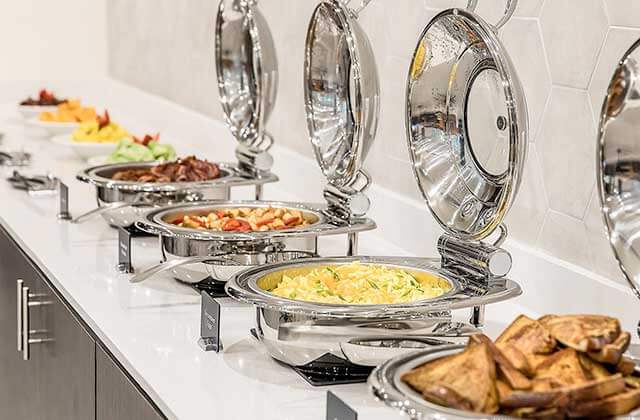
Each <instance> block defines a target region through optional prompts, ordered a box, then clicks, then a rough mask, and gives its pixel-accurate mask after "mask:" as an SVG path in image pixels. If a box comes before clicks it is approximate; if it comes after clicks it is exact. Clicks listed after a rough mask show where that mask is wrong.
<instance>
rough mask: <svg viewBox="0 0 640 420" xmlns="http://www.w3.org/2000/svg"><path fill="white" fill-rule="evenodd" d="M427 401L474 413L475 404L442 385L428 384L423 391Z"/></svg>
mask: <svg viewBox="0 0 640 420" xmlns="http://www.w3.org/2000/svg"><path fill="white" fill-rule="evenodd" d="M422 395H423V396H424V398H425V399H427V400H429V401H431V402H432V403H435V404H438V405H443V406H445V407H450V408H455V409H458V410H467V411H473V404H472V402H471V401H469V400H468V399H466V398H464V397H463V396H462V395H460V394H458V393H457V392H456V391H454V390H453V389H451V388H449V387H448V386H446V385H444V384H440V383H436V382H434V383H428V384H427V385H426V386H425V387H424V388H423V390H422Z"/></svg>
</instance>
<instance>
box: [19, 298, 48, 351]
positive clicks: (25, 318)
mask: <svg viewBox="0 0 640 420" xmlns="http://www.w3.org/2000/svg"><path fill="white" fill-rule="evenodd" d="M46 296H47V295H46V294H42V293H41V294H34V293H29V288H28V287H23V288H22V360H29V357H30V355H31V351H30V350H31V349H30V344H38V343H48V342H50V341H53V339H51V338H44V337H39V338H31V335H32V334H46V333H47V332H48V331H47V330H32V329H30V328H31V325H30V324H31V320H30V319H29V318H30V312H29V308H30V307H31V306H45V305H51V301H47V300H38V301H33V302H31V301H30V300H29V299H30V298H44V297H46Z"/></svg>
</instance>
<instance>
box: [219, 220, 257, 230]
mask: <svg viewBox="0 0 640 420" xmlns="http://www.w3.org/2000/svg"><path fill="white" fill-rule="evenodd" d="M222 230H224V231H226V232H249V231H251V225H250V224H249V222H247V221H245V220H238V219H231V220H229V221H227V223H225V224H224V226H222Z"/></svg>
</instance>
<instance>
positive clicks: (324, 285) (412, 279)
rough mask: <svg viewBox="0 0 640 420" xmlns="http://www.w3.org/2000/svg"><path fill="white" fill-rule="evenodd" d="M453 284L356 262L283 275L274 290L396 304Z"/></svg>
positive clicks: (313, 298)
mask: <svg viewBox="0 0 640 420" xmlns="http://www.w3.org/2000/svg"><path fill="white" fill-rule="evenodd" d="M449 290H451V284H450V283H449V282H448V281H447V280H445V279H443V278H441V277H438V276H436V275H434V274H429V273H424V272H411V271H407V270H403V269H400V268H396V267H387V266H383V265H376V264H361V263H359V262H354V263H351V264H347V265H341V266H326V267H320V268H316V269H314V270H312V271H310V272H308V273H306V274H299V275H287V274H284V275H283V276H282V280H281V281H280V283H279V284H278V285H277V287H276V288H275V289H273V290H271V293H273V294H275V295H277V296H281V297H285V298H289V299H296V300H304V301H310V302H318V303H333V304H357V305H373V304H393V303H402V302H413V301H417V300H422V299H430V298H434V297H438V296H441V295H443V294H445V293H447V292H448V291H449Z"/></svg>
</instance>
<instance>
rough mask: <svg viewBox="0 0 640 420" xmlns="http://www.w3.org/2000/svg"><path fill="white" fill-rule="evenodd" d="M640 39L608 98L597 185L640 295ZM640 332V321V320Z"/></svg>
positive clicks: (620, 256) (612, 235) (624, 266)
mask: <svg viewBox="0 0 640 420" xmlns="http://www.w3.org/2000/svg"><path fill="white" fill-rule="evenodd" d="M639 74H640V40H638V41H636V42H635V43H634V44H633V45H632V46H631V47H630V48H629V50H627V51H626V52H625V54H624V55H623V56H622V58H621V59H620V61H619V63H618V65H617V67H616V69H615V71H614V73H613V77H612V79H611V82H610V84H609V87H608V90H607V94H606V96H605V98H604V103H603V104H602V110H601V114H600V127H599V131H598V143H597V159H596V162H597V165H596V168H597V185H598V192H599V197H600V204H601V210H602V215H603V217H604V222H605V226H606V230H607V233H608V235H609V243H610V245H611V248H612V249H613V253H614V255H615V258H616V260H617V262H618V265H619V267H620V269H621V270H622V272H623V273H624V275H625V277H626V279H627V281H628V282H629V285H630V286H631V288H632V290H633V292H634V293H635V295H636V296H637V297H638V298H640V258H638V254H639V253H640V240H639V238H640V235H638V232H640V224H639V223H638V221H639V220H640V218H639V217H638V215H639V212H640V141H638V129H639V128H640V116H639V115H638V111H639V110H640V102H639V101H638V98H639V97H640V80H639V79H638V75H639ZM638 335H639V336H640V322H639V323H638Z"/></svg>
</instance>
